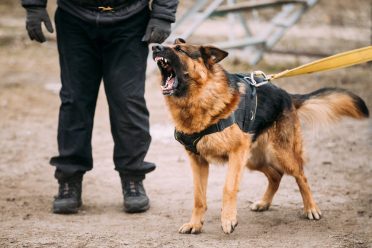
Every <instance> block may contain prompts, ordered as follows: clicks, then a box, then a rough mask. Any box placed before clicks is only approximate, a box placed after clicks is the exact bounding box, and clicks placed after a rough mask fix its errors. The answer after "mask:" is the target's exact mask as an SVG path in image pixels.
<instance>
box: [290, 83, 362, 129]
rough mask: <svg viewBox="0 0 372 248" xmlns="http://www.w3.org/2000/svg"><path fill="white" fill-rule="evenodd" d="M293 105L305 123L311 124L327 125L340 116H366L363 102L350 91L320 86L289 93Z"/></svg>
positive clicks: (360, 117) (359, 117)
mask: <svg viewBox="0 0 372 248" xmlns="http://www.w3.org/2000/svg"><path fill="white" fill-rule="evenodd" d="M291 97H292V100H293V103H294V106H295V107H296V109H297V112H298V114H299V116H300V119H301V120H302V121H304V122H305V123H309V124H312V125H313V126H318V125H322V126H323V125H328V124H331V123H334V122H336V121H338V120H340V119H341V118H342V117H352V118H355V119H364V118H368V116H369V111H368V108H367V106H366V104H365V102H364V101H363V100H362V98H360V97H359V96H357V95H355V94H353V93H351V92H350V91H347V90H344V89H339V88H322V89H319V90H317V91H314V92H311V93H309V94H305V95H299V94H296V95H291Z"/></svg>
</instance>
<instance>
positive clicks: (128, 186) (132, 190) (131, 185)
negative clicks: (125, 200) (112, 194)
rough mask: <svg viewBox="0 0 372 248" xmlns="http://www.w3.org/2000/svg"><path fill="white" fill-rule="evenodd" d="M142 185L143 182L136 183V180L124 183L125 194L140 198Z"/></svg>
mask: <svg viewBox="0 0 372 248" xmlns="http://www.w3.org/2000/svg"><path fill="white" fill-rule="evenodd" d="M141 184H142V182H138V181H134V180H129V181H125V182H124V190H125V193H126V194H127V195H128V196H139V195H140V191H139V187H140V185H141Z"/></svg>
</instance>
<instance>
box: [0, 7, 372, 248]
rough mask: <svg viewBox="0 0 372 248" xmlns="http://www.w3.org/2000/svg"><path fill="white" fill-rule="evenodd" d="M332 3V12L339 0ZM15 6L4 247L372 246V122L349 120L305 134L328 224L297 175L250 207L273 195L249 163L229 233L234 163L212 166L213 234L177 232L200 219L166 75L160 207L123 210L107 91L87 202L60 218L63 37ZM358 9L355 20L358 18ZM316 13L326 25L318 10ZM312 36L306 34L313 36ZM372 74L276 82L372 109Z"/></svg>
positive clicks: (2, 163) (1, 34) (4, 107)
mask: <svg viewBox="0 0 372 248" xmlns="http://www.w3.org/2000/svg"><path fill="white" fill-rule="evenodd" d="M324 2H327V3H326V4H325V7H327V6H328V5H329V2H328V1H324ZM342 2H343V1H342ZM360 2H363V3H368V1H360ZM9 3H10V1H9ZM327 4H328V5H327ZM13 5H14V4H13ZM5 6H7V5H4V4H3V5H2V4H0V16H1V17H0V63H1V66H0V78H1V80H0V247H345V248H348V247H358V248H362V247H372V163H371V160H372V153H371V151H372V120H371V119H368V120H365V121H354V120H343V121H342V122H341V123H340V124H337V125H334V126H332V127H330V128H328V129H325V130H324V129H323V130H318V131H317V132H316V133H314V132H313V131H311V130H307V129H306V131H305V132H304V138H305V144H306V151H307V157H308V163H307V166H306V175H307V177H308V181H309V183H310V186H311V188H312V191H313V194H314V198H315V200H316V202H317V203H318V206H319V207H320V209H321V210H322V213H323V215H324V216H323V218H322V219H321V220H320V221H309V220H307V219H305V218H304V217H303V216H302V200H301V196H300V193H299V190H298V187H297V185H296V183H295V180H294V179H293V178H291V177H284V178H283V181H282V183H281V186H280V188H279V190H278V193H277V194H276V196H275V198H274V201H273V206H272V207H271V208H270V210H269V211H267V212H262V213H255V212H251V211H250V210H249V206H250V204H251V203H252V202H253V201H256V200H258V199H259V198H260V197H261V195H262V194H263V192H264V190H265V187H266V178H265V177H264V176H263V175H262V174H260V173H258V172H249V171H248V170H247V171H246V172H245V173H244V178H243V180H242V186H241V191H240V193H239V203H238V220H239V225H238V227H237V229H236V230H235V232H234V233H232V234H231V235H225V234H223V232H222V230H221V228H220V220H219V219H220V217H219V214H220V209H221V195H222V187H223V182H224V178H225V171H226V167H223V166H212V167H211V171H210V179H209V185H208V212H207V215H206V222H205V224H204V229H203V233H202V234H200V235H181V234H178V232H177V230H178V228H179V227H180V226H181V225H182V224H183V223H184V222H186V221H188V220H189V217H190V214H191V208H192V204H193V203H192V199H193V196H192V194H193V193H192V176H191V170H190V168H189V165H188V160H187V158H186V154H185V152H184V151H183V148H182V147H181V145H179V144H178V143H177V142H176V141H175V140H174V139H173V126H172V122H171V119H170V116H169V114H168V113H167V110H166V108H165V104H164V101H163V96H162V95H161V93H160V90H159V87H158V84H157V80H158V78H157V76H151V77H149V80H148V81H147V89H146V99H147V104H148V107H149V109H150V114H151V119H150V121H151V134H152V137H153V142H152V145H151V148H150V150H149V153H148V156H147V160H149V161H153V162H155V163H156V164H157V166H158V167H157V169H156V171H154V172H153V173H151V174H149V175H148V176H147V179H146V181H145V186H146V189H147V192H148V194H149V197H150V199H151V208H150V210H149V211H147V212H146V213H142V214H126V213H124V212H123V211H122V194H121V187H120V181H119V176H118V174H117V173H116V171H114V169H113V167H114V166H113V162H112V148H113V142H112V138H111V134H110V127H109V118H108V110H107V103H106V99H105V96H104V92H103V91H101V93H100V96H99V100H98V105H97V111H96V116H95V128H94V133H93V141H92V143H93V150H94V161H95V165H94V169H93V170H92V171H91V172H89V173H87V174H86V176H85V177H84V184H83V202H84V207H83V209H82V211H80V212H79V213H78V214H77V215H68V216H65V215H55V214H52V213H51V204H52V200H53V196H54V194H55V193H56V192H57V184H56V181H55V179H54V178H53V172H54V171H53V167H51V166H49V165H48V161H49V158H50V157H51V156H53V155H55V154H56V151H57V145H56V130H57V116H58V107H59V99H58V94H57V91H58V87H59V69H58V56H57V52H56V48H55V46H56V44H55V42H53V41H50V42H48V43H45V44H42V45H40V44H35V43H32V42H30V41H28V38H27V36H26V33H25V32H24V30H23V26H24V19H23V18H24V13H23V10H22V9H21V8H19V7H16V6H13V7H12V8H14V9H15V11H14V13H12V14H10V13H9V12H8V11H7V9H6V8H5ZM323 7H324V6H323ZM323 7H322V6H319V7H316V8H314V12H313V14H314V15H316V14H318V15H319V16H322V15H324V13H325V12H326V11H325V9H324V8H323ZM328 8H329V6H328ZM345 11H346V12H345V13H346V14H345V15H344V16H343V18H344V19H342V20H343V22H341V23H342V24H345V23H346V24H348V25H351V26H352V25H354V24H355V23H354V22H353V20H355V19H353V18H354V17H355V16H363V14H358V13H364V16H365V15H366V16H368V15H369V14H370V13H371V11H370V7H368V5H366V7H365V8H364V9H362V10H355V9H352V8H349V9H347V10H345ZM350 11H351V12H353V11H354V12H353V13H354V15H351V17H350V18H349V16H350ZM358 11H363V12H358ZM364 11H365V12H366V13H369V14H365V12H364ZM337 18H341V17H340V16H339V15H336V17H335V15H333V16H332V18H331V17H330V20H331V21H329V20H328V24H332V25H334V22H336V21H339V20H338V19H337ZM358 18H359V17H358ZM308 19H311V20H312V21H313V23H314V22H316V20H314V19H316V18H314V17H311V18H310V17H309V18H308ZM335 20H336V21H335ZM321 21H324V20H323V19H322V18H320V19H319V22H321ZM348 21H349V22H348ZM337 23H339V22H337ZM350 23H351V24H350ZM353 23H354V24H353ZM367 23H368V21H367ZM300 25H303V26H302V27H303V29H304V30H308V28H309V26H307V25H306V22H305V21H302V22H301V24H300ZM363 25H367V24H366V22H363ZM367 26H368V25H367ZM337 28H339V29H342V26H337ZM349 28H350V27H349ZM359 28H360V27H359ZM351 29H352V28H351ZM295 31H296V30H295ZM367 31H368V29H367ZM296 32H298V28H297V31H296ZM296 32H294V33H292V35H293V36H296V34H297V33H296ZM301 35H302V36H301V37H299V39H300V40H303V39H304V34H303V33H302V34H301ZM310 36H311V35H310ZM50 37H53V36H50ZM369 37H370V34H365V33H363V35H361V38H360V39H358V40H357V41H356V40H355V37H349V36H348V37H346V38H345V37H340V38H339V39H336V38H335V39H333V38H332V39H331V38H328V40H327V38H324V37H322V39H321V42H323V43H324V45H323V47H324V46H329V47H332V48H333V49H336V50H337V51H342V50H347V49H352V48H357V47H359V46H366V45H369V44H370V40H369ZM348 38H350V39H348ZM287 39H288V37H287ZM314 41H315V40H314ZM318 41H319V40H318ZM353 42H354V43H353ZM323 43H322V44H323ZM297 44H300V43H297ZM332 44H333V46H332ZM343 44H344V45H343ZM278 45H279V46H285V43H279V44H278ZM302 46H304V47H306V44H302ZM298 47H300V45H298V46H297V48H298ZM283 58H284V56H283ZM302 60H308V58H301V57H295V58H293V57H292V60H291V62H286V64H280V63H279V64H278V63H277V62H275V63H272V62H270V61H278V58H277V57H270V56H266V57H265V61H264V62H262V63H260V64H259V65H257V66H255V67H254V68H255V69H261V70H267V71H269V72H273V71H278V70H279V68H286V67H287V66H288V64H287V63H290V66H293V65H297V64H299V63H300V62H301V61H302ZM225 65H226V66H227V67H228V68H229V69H231V70H233V71H249V70H252V67H249V66H247V65H246V64H244V63H242V62H239V61H236V60H228V61H227V62H225ZM371 69H372V66H371V64H365V65H360V66H355V67H352V68H347V69H341V70H337V71H333V72H326V73H319V74H314V75H309V76H301V77H296V78H290V79H285V80H278V81H276V82H275V83H276V84H278V85H279V86H281V87H283V88H284V89H286V90H287V91H289V92H292V93H305V92H309V91H311V90H315V89H317V88H319V87H324V86H331V87H332V86H337V87H343V88H346V89H349V90H352V91H353V92H354V93H356V94H358V95H360V96H361V97H362V98H363V99H365V101H366V103H367V105H368V107H369V109H372V83H371V78H372V70H371Z"/></svg>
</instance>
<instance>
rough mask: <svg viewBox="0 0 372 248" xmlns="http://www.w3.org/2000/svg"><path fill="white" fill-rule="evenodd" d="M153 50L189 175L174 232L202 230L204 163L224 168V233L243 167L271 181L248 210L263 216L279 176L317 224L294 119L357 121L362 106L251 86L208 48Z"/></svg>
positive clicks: (233, 215) (323, 94)
mask: <svg viewBox="0 0 372 248" xmlns="http://www.w3.org/2000/svg"><path fill="white" fill-rule="evenodd" d="M152 50H153V58H154V60H155V61H156V62H157V64H158V67H159V69H160V72H161V75H162V84H161V88H162V92H163V94H164V95H165V96H166V97H165V99H166V104H167V105H168V108H169V110H170V113H171V116H172V118H173V120H174V123H175V128H176V131H175V134H176V138H177V140H179V141H180V142H181V143H182V144H183V145H184V146H185V148H186V150H187V153H188V156H189V157H190V161H191V168H192V172H193V180H194V208H193V210H192V216H191V219H190V221H189V222H188V223H185V224H184V225H182V226H181V228H180V229H179V232H180V233H199V232H201V230H202V226H203V221H204V214H205V211H206V209H207V201H206V192H207V189H206V187H207V180H208V170H209V164H210V163H227V166H228V170H227V175H226V181H225V185H224V189H223V202H222V211H221V225H222V229H223V231H224V232H225V233H231V232H233V231H234V228H235V227H236V225H237V223H238V222H237V206H236V204H237V192H238V189H239V183H240V178H241V175H242V171H243V169H244V167H248V168H249V169H251V170H258V171H261V172H262V173H264V174H265V175H266V177H267V179H268V182H269V184H268V187H267V189H266V192H265V193H264V195H263V197H262V199H261V200H259V201H257V202H255V203H253V204H252V206H251V210H253V211H264V210H267V209H268V208H269V207H270V204H271V202H272V199H273V197H274V194H275V193H276V191H277V189H278V187H279V184H280V181H281V178H282V176H283V175H284V174H288V175H291V176H293V177H294V178H295V179H296V182H297V184H298V187H299V189H300V192H301V195H302V198H303V204H304V212H305V215H306V216H307V218H309V219H315V220H318V219H320V218H321V215H322V213H321V211H320V209H319V208H318V206H317V205H316V203H315V202H314V200H313V197H312V194H311V191H310V187H309V185H308V183H307V180H306V177H305V175H304V170H303V166H304V159H303V151H302V150H303V149H302V137H301V125H300V117H301V120H304V121H313V122H322V123H331V122H334V121H337V120H339V119H340V118H341V117H343V116H348V117H352V118H355V119H363V118H367V117H368V116H369V112H368V109H367V107H366V105H365V103H364V101H363V100H362V99H361V98H360V97H358V96H356V95H354V94H353V93H351V92H349V91H346V90H343V89H336V88H322V89H319V90H317V91H315V92H312V93H309V94H305V95H292V94H289V93H287V92H286V91H284V90H283V89H280V88H278V87H277V86H275V85H273V84H271V83H266V84H264V85H261V86H260V87H255V86H252V85H253V84H254V83H252V82H254V81H255V80H253V79H254V78H252V77H250V78H249V77H244V76H242V75H237V74H230V73H228V72H227V71H225V70H224V69H223V68H222V67H221V65H219V64H218V62H219V61H221V60H222V59H224V58H225V57H226V56H227V54H228V53H227V52H225V51H222V50H220V49H218V48H216V47H213V46H196V45H190V44H186V43H185V41H184V40H182V39H177V40H176V41H175V43H174V45H172V46H168V47H166V46H162V45H156V46H154V47H153V48H152ZM257 80H259V78H258V79H257ZM247 82H248V83H247Z"/></svg>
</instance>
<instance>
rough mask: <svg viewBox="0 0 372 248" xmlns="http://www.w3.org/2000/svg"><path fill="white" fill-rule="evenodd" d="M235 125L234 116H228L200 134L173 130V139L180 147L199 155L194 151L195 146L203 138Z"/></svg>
mask: <svg viewBox="0 0 372 248" xmlns="http://www.w3.org/2000/svg"><path fill="white" fill-rule="evenodd" d="M234 123H235V116H234V114H232V115H230V116H229V117H228V118H226V119H223V120H220V121H219V122H217V123H216V124H213V125H211V126H209V127H207V128H206V129H204V130H203V131H201V132H198V133H193V134H184V133H182V132H179V131H177V130H176V129H175V130H174V138H175V139H176V140H177V141H178V142H180V143H181V144H182V145H184V146H185V148H186V149H187V150H189V151H191V152H193V153H195V154H199V152H198V151H197V149H196V145H197V144H198V142H199V141H200V139H201V138H203V136H205V135H208V134H212V133H216V132H221V131H223V130H224V129H225V128H227V127H229V126H231V125H233V124H234Z"/></svg>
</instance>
